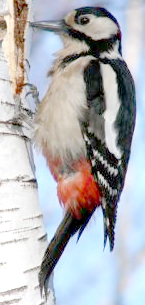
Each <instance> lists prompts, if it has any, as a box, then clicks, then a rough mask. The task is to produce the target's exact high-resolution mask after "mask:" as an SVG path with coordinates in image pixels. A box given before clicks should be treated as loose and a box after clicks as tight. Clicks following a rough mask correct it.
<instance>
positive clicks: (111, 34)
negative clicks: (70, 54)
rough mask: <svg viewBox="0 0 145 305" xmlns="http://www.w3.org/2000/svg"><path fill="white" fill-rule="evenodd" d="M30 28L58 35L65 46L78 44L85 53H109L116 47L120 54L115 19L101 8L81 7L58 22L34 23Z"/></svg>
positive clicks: (118, 32) (118, 35)
mask: <svg viewBox="0 0 145 305" xmlns="http://www.w3.org/2000/svg"><path fill="white" fill-rule="evenodd" d="M31 26H33V27H38V28H41V29H44V30H49V31H53V32H56V33H57V34H59V35H60V36H61V37H62V39H63V41H64V44H65V46H67V45H70V44H73V43H75V46H77V42H78V45H80V42H81V43H83V45H84V46H85V47H86V48H84V49H85V51H89V52H91V51H92V53H95V52H96V50H97V52H99V53H100V52H105V51H110V50H111V49H113V48H114V46H115V45H116V44H117V45H118V51H119V53H121V31H120V27H119V24H118V22H117V20H116V18H115V17H114V16H113V15H112V14H111V13H110V12H109V11H107V10H106V9H105V8H102V7H82V8H78V9H75V10H73V11H71V12H70V13H68V14H67V15H66V16H65V18H64V19H63V20H59V21H40V22H39V21H35V22H32V23H31Z"/></svg>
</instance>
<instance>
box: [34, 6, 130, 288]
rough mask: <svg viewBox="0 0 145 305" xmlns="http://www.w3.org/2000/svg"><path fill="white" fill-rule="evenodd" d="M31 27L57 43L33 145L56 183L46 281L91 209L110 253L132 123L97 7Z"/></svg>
mask: <svg viewBox="0 0 145 305" xmlns="http://www.w3.org/2000/svg"><path fill="white" fill-rule="evenodd" d="M31 26H33V27H38V28H41V29H44V30H49V31H54V32H55V33H56V34H58V35H60V37H61V39H62V41H63V49H62V50H61V51H59V52H58V53H57V55H56V59H55V61H54V64H53V67H52V69H51V71H50V73H49V75H50V76H51V84H50V86H49V88H48V90H47V92H46V95H45V97H44V98H43V100H42V102H41V103H40V106H39V108H38V111H37V113H36V118H35V143H36V146H37V147H38V148H39V149H40V151H41V152H42V153H43V155H44V156H45V158H46V162H47V164H48V166H49V168H50V171H51V173H52V175H53V177H54V178H55V180H56V181H57V193H58V198H59V201H60V203H62V204H63V205H64V208H65V215H64V218H63V220H62V222H61V224H60V225H59V227H58V229H57V231H56V233H55V235H54V238H53V239H52V241H51V242H50V244H49V246H48V248H47V249H46V252H45V254H44V258H43V261H42V264H41V270H40V273H39V282H40V289H41V292H42V289H43V288H44V290H45V292H46V283H47V281H48V279H49V276H50V274H51V272H52V270H53V269H54V267H55V265H56V263H57V261H58V259H59V258H60V256H61V254H62V252H63V250H64V248H65V246H66V244H67V242H68V241H69V239H70V237H71V236H72V235H74V234H75V233H76V232H78V238H79V237H80V235H81V234H82V232H83V230H84V228H85V226H86V225H87V223H88V221H89V220H90V218H91V216H92V214H93V213H94V211H95V210H96V208H97V207H99V206H100V207H101V208H102V212H103V219H104V246H105V245H106V241H107V238H108V239H109V243H110V250H111V251H112V250H113V247H114V227H115V222H116V213H117V204H118V201H119V199H120V194H121V192H122V189H123V186H124V181H125V175H126V171H127V166H128V161H129V156H130V150H131V142H132V136H133V131H134V125H135V115H136V102H135V87H134V81H133V78H132V76H131V73H130V71H129V69H128V67H127V65H126V63H125V61H124V60H123V58H122V49H121V30H120V26H119V24H118V22H117V20H116V18H115V17H114V16H113V15H112V14H111V13H110V12H109V11H107V10H106V9H105V8H102V7H82V8H78V9H75V10H73V11H71V12H70V13H68V14H67V16H66V17H65V18H64V19H63V20H61V21H50V22H49V21H40V22H39V21H38V22H37V21H36V22H33V23H31Z"/></svg>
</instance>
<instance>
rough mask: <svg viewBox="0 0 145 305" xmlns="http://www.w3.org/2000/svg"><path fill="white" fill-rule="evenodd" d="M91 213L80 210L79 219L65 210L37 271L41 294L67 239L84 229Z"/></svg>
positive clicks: (45, 288) (45, 290) (45, 289)
mask: <svg viewBox="0 0 145 305" xmlns="http://www.w3.org/2000/svg"><path fill="white" fill-rule="evenodd" d="M93 212H94V211H92V212H91V213H88V211H86V210H82V214H83V217H82V218H81V219H76V218H74V217H73V216H72V214H71V213H70V212H66V214H65V216H64V218H63V220H62V222H61V223H60V225H59V227H58V229H57V231H56V233H55V235H54V237H53V239H52V240H51V241H50V244H49V245H48V248H47V249H46V251H45V254H44V257H43V261H42V264H41V267H40V272H39V285H40V292H41V295H42V290H43V288H44V292H45V296H46V295H47V285H48V281H49V277H50V275H51V273H52V271H53V269H54V267H55V265H56V264H57V262H58V260H59V258H60V257H61V255H62V253H63V251H64V249H65V247H66V245H67V243H68V241H69V239H70V238H71V236H72V235H74V234H75V233H76V232H77V231H78V230H79V231H80V233H79V237H80V235H81V233H82V231H83V230H84V227H85V226H86V224H87V223H88V221H89V219H90V217H91V216H92V213H93Z"/></svg>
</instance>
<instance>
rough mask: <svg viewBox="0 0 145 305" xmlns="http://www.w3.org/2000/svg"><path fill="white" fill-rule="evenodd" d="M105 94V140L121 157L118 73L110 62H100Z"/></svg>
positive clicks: (118, 156)
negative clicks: (117, 123)
mask: <svg viewBox="0 0 145 305" xmlns="http://www.w3.org/2000/svg"><path fill="white" fill-rule="evenodd" d="M100 66H101V72H102V80H103V87H104V94H105V103H106V110H105V112H104V114H103V116H104V119H105V142H106V146H107V148H108V149H109V151H110V152H111V153H112V154H113V155H114V156H115V157H116V158H117V159H120V158H121V155H122V153H121V151H120V149H119V147H118V146H117V136H118V134H117V130H116V129H115V127H114V122H115V120H116V117H117V114H118V111H119V108H120V100H119V96H118V84H117V80H116V74H115V72H114V71H113V69H112V67H111V66H110V65H109V64H103V63H101V64H100Z"/></svg>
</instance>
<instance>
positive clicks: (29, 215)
mask: <svg viewBox="0 0 145 305" xmlns="http://www.w3.org/2000/svg"><path fill="white" fill-rule="evenodd" d="M0 1H1V3H0V304H3V305H5V304H20V305H22V304H24V305H35V304H36V305H37V304H39V305H40V304H41V305H42V304H46V303H45V302H44V300H43V299H41V296H40V292H39V285H38V272H39V267H40V263H41V260H42V257H43V254H44V251H45V249H46V244H47V241H46V233H45V230H44V227H43V220H42V214H41V212H40V209H39V205H38V198H37V183H36V180H35V177H34V171H33V169H34V166H33V162H32V153H31V143H30V134H31V130H30V126H29V124H26V122H25V120H24V121H22V117H27V115H28V114H30V111H29V107H28V105H27V103H26V100H25V95H26V87H24V86H23V85H24V83H26V82H27V77H26V74H27V70H28V67H29V65H28V58H29V57H28V54H29V52H28V51H29V50H28V48H27V49H26V46H25V44H27V43H28V41H30V34H31V33H29V39H28V35H27V36H26V32H29V31H31V30H29V31H28V29H29V27H28V22H27V21H28V20H29V19H30V12H29V8H30V7H31V3H28V2H26V1H25V0H0ZM29 2H30V1H29ZM28 4H29V7H28ZM28 16H29V17H28ZM24 43H25V44H24ZM28 46H30V43H29V44H28ZM24 88H25V90H24ZM24 91H25V92H24ZM18 110H19V111H20V112H21V113H20V115H18ZM21 114H23V116H21ZM47 302H48V303H49V304H50V305H52V304H54V297H53V293H52V291H51V290H50V291H49V296H48V301H47Z"/></svg>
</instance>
